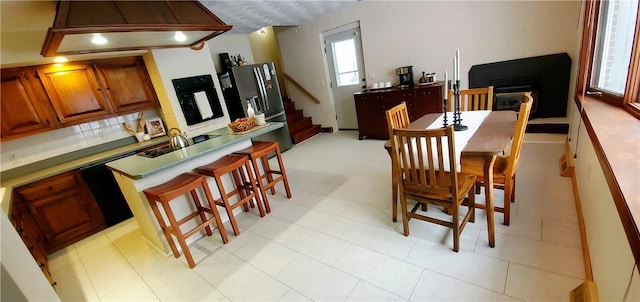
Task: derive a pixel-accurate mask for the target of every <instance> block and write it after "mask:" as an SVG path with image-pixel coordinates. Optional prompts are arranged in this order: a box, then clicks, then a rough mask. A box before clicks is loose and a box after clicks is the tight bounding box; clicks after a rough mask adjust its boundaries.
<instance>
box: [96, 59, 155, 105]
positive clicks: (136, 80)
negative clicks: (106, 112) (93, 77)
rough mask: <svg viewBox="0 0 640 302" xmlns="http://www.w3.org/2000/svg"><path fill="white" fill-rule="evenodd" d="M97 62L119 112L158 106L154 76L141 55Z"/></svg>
mask: <svg viewBox="0 0 640 302" xmlns="http://www.w3.org/2000/svg"><path fill="white" fill-rule="evenodd" d="M94 63H95V66H96V70H97V71H98V76H99V77H100V81H101V82H102V83H103V87H105V89H106V93H107V96H108V97H109V101H110V102H111V105H112V107H113V109H114V110H115V111H116V112H118V113H123V112H129V111H140V110H143V109H152V108H156V107H158V106H159V104H158V99H157V97H156V93H155V90H154V89H153V86H152V84H151V79H149V74H148V73H147V69H146V68H145V67H144V63H143V61H142V59H141V58H140V57H134V58H118V59H106V60H99V61H95V62H94Z"/></svg>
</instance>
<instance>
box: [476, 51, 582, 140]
mask: <svg viewBox="0 0 640 302" xmlns="http://www.w3.org/2000/svg"><path fill="white" fill-rule="evenodd" d="M570 73H571V58H569V55H568V54H566V53H560V54H552V55H545V56H539V57H531V58H524V59H517V60H510V61H503V62H495V63H488V64H480V65H474V66H472V67H471V70H469V88H480V87H487V86H493V91H494V100H493V108H494V110H515V111H517V110H518V108H520V106H519V105H520V104H519V101H518V99H519V100H521V99H522V97H521V96H522V93H523V92H527V91H531V96H532V97H533V107H532V108H531V115H530V116H529V118H530V119H532V118H548V117H565V116H566V111H567V99H568V95H569V78H570ZM567 128H568V126H567Z"/></svg>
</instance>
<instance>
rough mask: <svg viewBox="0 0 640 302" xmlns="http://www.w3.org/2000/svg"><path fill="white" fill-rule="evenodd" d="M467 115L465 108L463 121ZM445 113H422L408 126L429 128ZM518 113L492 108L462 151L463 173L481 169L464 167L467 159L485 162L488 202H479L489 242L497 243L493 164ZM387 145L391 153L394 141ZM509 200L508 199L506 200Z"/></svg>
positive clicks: (395, 184) (394, 209) (507, 140)
mask: <svg viewBox="0 0 640 302" xmlns="http://www.w3.org/2000/svg"><path fill="white" fill-rule="evenodd" d="M464 115H465V113H464V112H462V118H463V124H464ZM441 116H442V114H441V113H431V114H427V115H424V116H422V117H420V118H419V119H417V120H415V121H413V122H411V124H410V125H409V128H411V129H426V128H427V127H429V126H430V125H431V124H433V123H434V122H435V121H436V120H438V118H440V117H441ZM449 118H450V119H449V121H451V120H452V115H451V114H449ZM517 120H518V118H517V113H516V112H515V111H491V112H489V114H488V115H487V117H486V118H485V119H484V120H482V123H481V124H480V125H479V126H478V128H477V129H475V133H474V134H473V135H472V136H471V137H470V138H469V140H468V141H467V144H466V145H465V147H464V148H463V149H462V151H461V155H460V156H461V160H460V162H461V167H460V170H461V172H462V173H478V172H474V171H472V170H469V171H465V166H464V162H465V160H469V161H473V162H482V163H483V171H482V173H483V177H484V179H485V182H484V188H485V190H484V192H485V202H486V204H484V205H478V206H479V207H480V208H482V207H484V208H485V210H486V212H487V227H488V233H489V234H488V235H489V246H490V247H495V225H494V220H495V219H494V212H495V210H494V200H493V165H494V163H495V160H496V156H497V155H500V154H502V153H503V151H504V150H505V149H506V148H507V147H508V146H509V143H510V142H511V140H512V138H513V135H514V133H515V128H516V122H517ZM473 130H474V129H468V130H465V131H473ZM385 149H386V150H387V152H389V155H391V144H390V143H389V142H387V143H386V144H385ZM391 169H392V178H391V182H392V184H391V185H392V188H393V190H392V219H393V221H394V222H396V221H397V216H398V191H399V188H398V182H399V181H400V176H399V175H397V173H396V172H395V171H396V168H395V163H394V161H393V160H392V164H391ZM505 202H509V201H505Z"/></svg>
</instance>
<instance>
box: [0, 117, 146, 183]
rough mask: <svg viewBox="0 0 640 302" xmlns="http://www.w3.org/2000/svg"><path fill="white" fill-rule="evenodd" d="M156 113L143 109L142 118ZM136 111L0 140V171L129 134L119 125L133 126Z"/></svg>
mask: <svg viewBox="0 0 640 302" xmlns="http://www.w3.org/2000/svg"><path fill="white" fill-rule="evenodd" d="M155 117H158V113H157V112H156V111H155V110H147V111H144V118H145V119H147V120H148V119H150V118H155ZM137 118H138V113H132V114H127V115H121V116H117V117H112V118H108V119H104V120H100V121H95V122H89V123H84V124H80V125H75V126H70V127H66V128H60V129H56V130H53V131H48V132H44V133H40V134H36V135H32V136H27V137H25V138H21V139H16V140H11V141H7V142H3V143H2V144H0V155H1V156H0V157H1V160H0V171H5V170H9V169H13V168H16V167H20V166H23V165H26V164H30V163H33V162H37V161H40V160H43V159H47V158H50V157H54V156H58V155H61V154H65V153H69V152H73V151H77V150H80V149H84V148H88V147H92V146H96V145H100V144H104V143H107V142H110V141H115V140H119V139H122V138H126V137H128V136H132V135H131V134H130V133H128V132H126V131H125V130H124V128H123V127H122V123H125V122H126V123H129V124H130V125H131V126H133V127H134V129H135V127H136V125H137V123H136V121H137Z"/></svg>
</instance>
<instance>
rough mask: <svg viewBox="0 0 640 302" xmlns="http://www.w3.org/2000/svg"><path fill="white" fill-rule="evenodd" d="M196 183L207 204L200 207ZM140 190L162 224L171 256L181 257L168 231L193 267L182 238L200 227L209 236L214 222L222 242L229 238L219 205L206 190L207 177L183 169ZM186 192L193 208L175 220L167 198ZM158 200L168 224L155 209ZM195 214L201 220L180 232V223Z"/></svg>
mask: <svg viewBox="0 0 640 302" xmlns="http://www.w3.org/2000/svg"><path fill="white" fill-rule="evenodd" d="M198 187H202V190H203V191H204V194H205V196H206V198H207V201H208V203H209V207H210V208H206V207H203V206H202V204H201V203H200V199H199V198H198V194H197V193H196V189H197V188H198ZM143 192H144V195H145V196H146V197H147V200H148V201H149V204H150V205H151V209H152V210H153V214H155V216H156V219H157V220H158V223H159V224H160V228H162V233H164V236H165V237H166V238H167V242H168V243H169V246H170V247H171V251H172V252H173V256H175V257H176V258H178V257H180V253H178V249H177V248H176V245H175V243H174V242H173V239H171V234H173V236H175V237H176V239H178V243H179V244H180V247H181V248H182V252H184V256H185V258H186V259H187V263H189V267H191V268H193V267H194V266H196V264H195V262H193V257H191V252H190V251H189V247H188V246H187V243H186V241H185V239H187V238H189V237H190V236H192V235H193V234H196V233H198V232H200V231H202V230H203V229H204V230H205V231H206V232H207V235H209V236H211V235H212V232H211V227H210V225H211V224H213V223H215V224H216V226H217V227H218V232H220V236H221V237H222V242H224V243H227V242H229V238H228V237H227V233H226V232H225V230H224V226H223V225H222V221H221V220H220V214H219V213H218V209H217V208H216V206H215V205H214V199H213V196H212V195H211V191H209V185H207V179H206V177H205V176H204V175H197V174H193V173H184V174H181V175H179V176H178V177H175V178H174V179H172V180H170V181H168V182H166V183H163V184H161V185H158V186H155V187H151V188H148V189H146V190H144V191H143ZM187 192H189V193H191V198H192V199H193V203H194V205H195V208H196V211H195V212H193V213H191V214H189V215H187V216H186V217H184V218H182V219H180V220H176V217H175V215H174V214H173V210H171V206H170V205H169V202H171V201H172V200H175V198H176V197H178V196H180V195H183V194H186V193H187ZM157 203H160V204H161V205H162V209H163V210H164V212H165V214H166V217H167V219H169V225H167V224H166V223H165V221H164V218H163V217H162V214H161V213H160V210H159V209H158V205H157ZM205 212H206V213H209V214H211V215H213V217H211V218H209V219H207V217H206V215H205ZM198 216H199V217H200V220H201V221H202V223H200V224H199V225H198V226H196V227H195V228H193V229H192V230H190V231H188V232H186V233H184V234H183V233H182V231H181V230H180V226H181V225H183V224H185V223H186V222H188V221H189V220H191V219H193V218H196V217H198Z"/></svg>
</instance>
